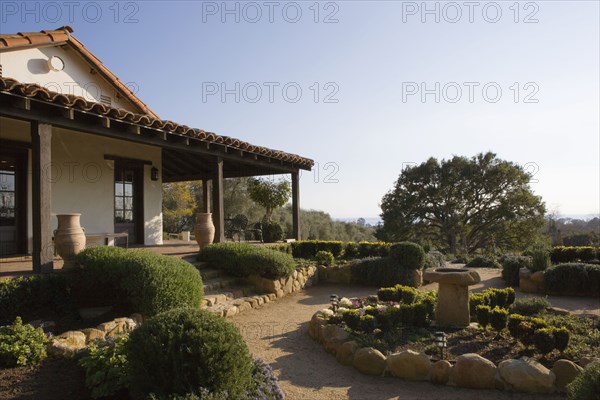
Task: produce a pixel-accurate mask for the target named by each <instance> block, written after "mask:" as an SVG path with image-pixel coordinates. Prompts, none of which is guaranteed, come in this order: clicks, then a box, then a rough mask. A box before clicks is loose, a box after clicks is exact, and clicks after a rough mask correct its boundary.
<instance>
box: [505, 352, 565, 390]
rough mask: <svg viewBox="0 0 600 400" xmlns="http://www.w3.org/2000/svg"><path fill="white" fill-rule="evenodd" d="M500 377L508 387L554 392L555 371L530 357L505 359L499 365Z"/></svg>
mask: <svg viewBox="0 0 600 400" xmlns="http://www.w3.org/2000/svg"><path fill="white" fill-rule="evenodd" d="M498 372H499V374H500V377H501V378H502V379H503V380H504V382H506V384H507V386H508V388H510V389H512V390H515V391H518V392H527V393H552V392H553V391H554V381H555V379H556V377H555V375H554V373H553V372H552V371H550V370H549V369H548V368H546V367H544V366H543V365H542V364H540V363H538V362H537V361H535V360H532V359H530V358H528V357H521V358H520V359H519V360H504V361H502V362H501V363H500V364H499V365H498Z"/></svg>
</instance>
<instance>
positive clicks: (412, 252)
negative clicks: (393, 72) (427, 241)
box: [390, 242, 425, 269]
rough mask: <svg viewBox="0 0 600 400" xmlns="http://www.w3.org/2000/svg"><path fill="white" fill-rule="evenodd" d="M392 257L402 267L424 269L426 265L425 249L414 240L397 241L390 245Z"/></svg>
mask: <svg viewBox="0 0 600 400" xmlns="http://www.w3.org/2000/svg"><path fill="white" fill-rule="evenodd" d="M390 257H391V258H392V259H394V260H395V261H396V262H397V263H398V264H399V265H400V266H401V267H402V268H407V269H422V268H423V265H425V251H424V250H423V248H422V247H421V246H419V245H418V244H416V243H412V242H400V243H395V244H393V245H392V246H391V247H390Z"/></svg>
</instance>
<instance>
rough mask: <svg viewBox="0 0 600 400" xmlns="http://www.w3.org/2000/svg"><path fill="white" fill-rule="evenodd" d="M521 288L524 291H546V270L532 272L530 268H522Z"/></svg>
mask: <svg viewBox="0 0 600 400" xmlns="http://www.w3.org/2000/svg"><path fill="white" fill-rule="evenodd" d="M519 289H520V290H521V291H522V292H524V293H545V292H546V285H545V280H544V271H537V272H531V271H530V270H529V268H521V269H520V270H519Z"/></svg>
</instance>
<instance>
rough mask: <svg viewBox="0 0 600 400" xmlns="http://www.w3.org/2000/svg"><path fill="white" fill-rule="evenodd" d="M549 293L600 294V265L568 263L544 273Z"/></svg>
mask: <svg viewBox="0 0 600 400" xmlns="http://www.w3.org/2000/svg"><path fill="white" fill-rule="evenodd" d="M544 278H545V282H546V289H547V290H548V292H549V293H556V294H569V295H588V296H600V265H594V264H581V263H566V264H558V265H555V266H553V267H551V268H549V269H548V270H546V272H545V273H544Z"/></svg>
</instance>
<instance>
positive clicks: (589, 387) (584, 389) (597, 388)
mask: <svg viewBox="0 0 600 400" xmlns="http://www.w3.org/2000/svg"><path fill="white" fill-rule="evenodd" d="M599 393H600V361H596V362H593V363H591V364H589V365H588V366H587V367H585V369H584V370H583V372H582V373H581V374H579V375H578V376H577V378H575V380H573V382H571V383H570V384H568V385H567V398H568V399H569V400H598V399H600V395H599Z"/></svg>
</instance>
